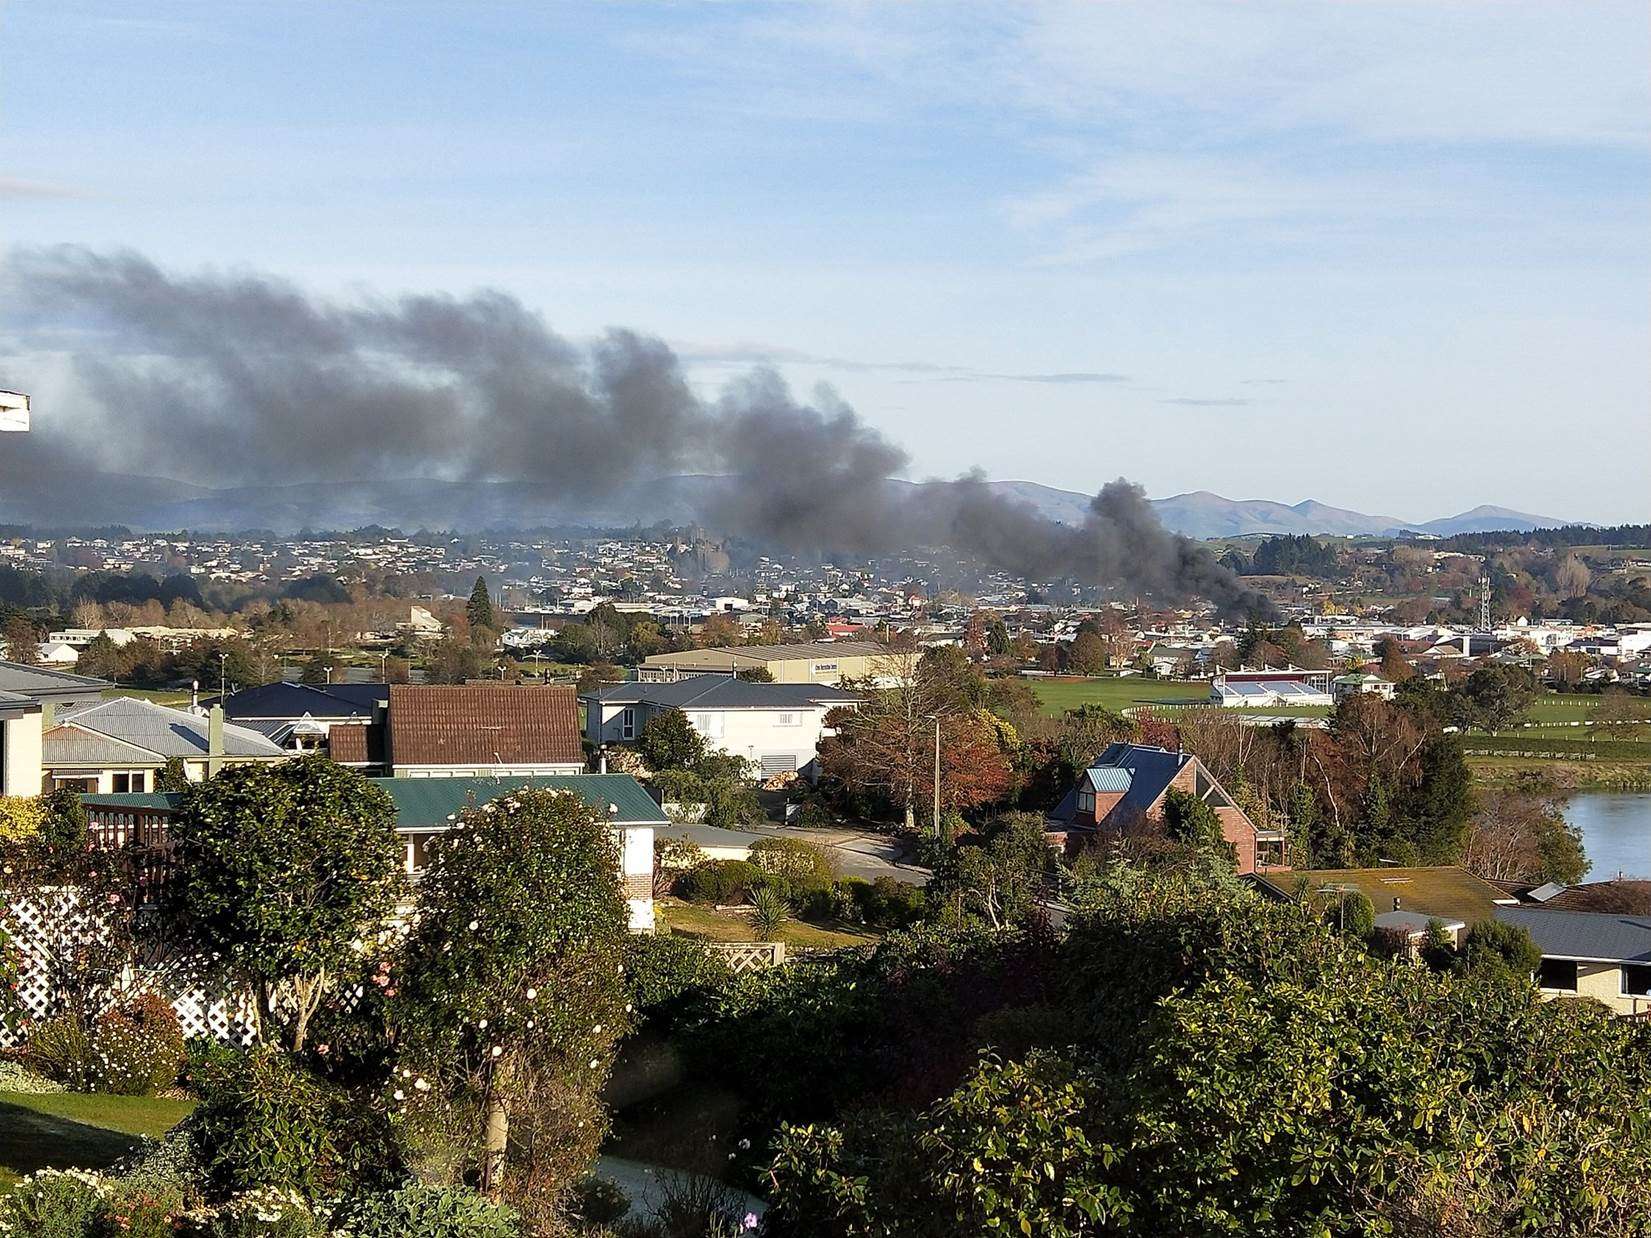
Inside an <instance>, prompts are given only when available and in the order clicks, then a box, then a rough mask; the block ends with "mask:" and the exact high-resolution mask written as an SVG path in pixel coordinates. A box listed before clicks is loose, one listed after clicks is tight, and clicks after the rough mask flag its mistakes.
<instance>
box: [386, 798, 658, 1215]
mask: <svg viewBox="0 0 1651 1238" xmlns="http://www.w3.org/2000/svg"><path fill="white" fill-rule="evenodd" d="M419 894H420V915H419V918H418V920H417V922H416V924H415V925H414V928H413V930H412V933H411V935H410V937H409V938H408V940H407V943H406V946H405V948H404V950H403V951H402V958H401V976H402V982H401V987H402V1002H401V1005H400V1006H399V1008H398V1010H397V1013H396V1015H395V1026H396V1030H397V1036H398V1044H399V1046H400V1053H401V1059H402V1069H403V1070H404V1071H406V1072H408V1076H409V1077H412V1078H417V1079H421V1080H425V1081H427V1082H428V1083H429V1084H430V1087H429V1089H428V1090H427V1091H426V1090H423V1089H414V1088H404V1089H403V1092H404V1093H405V1094H406V1096H407V1099H408V1100H409V1101H410V1102H418V1103H419V1104H421V1105H422V1106H423V1107H424V1108H425V1109H427V1110H428V1111H429V1112H430V1113H431V1114H432V1116H433V1117H435V1118H437V1119H438V1120H440V1121H444V1122H446V1123H449V1124H456V1126H457V1129H458V1130H459V1131H460V1132H461V1133H460V1134H459V1135H458V1137H457V1138H456V1139H455V1140H454V1141H453V1143H452V1146H451V1148H449V1149H445V1150H446V1151H449V1152H451V1153H452V1154H453V1155H455V1156H456V1157H457V1159H458V1163H457V1164H456V1165H455V1166H453V1170H455V1171H456V1172H457V1173H459V1174H462V1175H469V1174H471V1173H474V1175H475V1177H476V1179H477V1180H478V1181H479V1183H480V1185H481V1187H482V1189H483V1190H485V1191H488V1192H490V1193H492V1194H494V1195H498V1194H500V1193H504V1194H507V1195H510V1196H511V1197H512V1198H513V1199H516V1200H518V1201H523V1202H524V1203H525V1204H526V1205H528V1206H531V1204H532V1201H533V1197H534V1196H535V1195H538V1196H540V1197H542V1198H543V1199H544V1200H545V1201H546V1202H547V1203H548V1204H554V1202H555V1200H556V1199H557V1198H558V1197H559V1196H560V1194H561V1193H562V1192H564V1191H565V1190H566V1189H567V1188H568V1187H570V1186H571V1185H572V1184H573V1182H574V1181H575V1180H576V1179H577V1178H578V1177H580V1176H582V1175H583V1174H584V1173H586V1172H588V1170H589V1167H590V1164H591V1163H592V1162H593V1161H594V1159H595V1155H596V1149H597V1146H598V1144H599V1143H600V1141H601V1138H602V1134H603V1132H604V1130H605V1128H606V1125H607V1123H606V1113H605V1110H604V1108H603V1103H602V1097H601V1091H602V1087H603V1085H604V1083H605V1082H606V1080H607V1076H608V1072H609V1070H610V1068H611V1065H612V1060H613V1052H614V1046H615V1043H616V1041H617V1039H618V1037H619V1035H620V1034H621V1032H622V1031H623V1030H624V1025H625V1023H626V1020H627V1014H626V1009H625V1000H626V985H625V978H624V976H623V974H622V972H623V967H622V959H623V951H624V946H625V926H626V910H625V901H624V899H623V897H622V896H621V894H620V889H619V850H618V843H617V841H616V840H615V838H614V834H613V831H612V829H611V828H610V826H609V824H608V822H607V821H606V819H604V818H603V817H602V815H601V814H600V813H598V812H597V811H596V810H595V809H593V808H591V807H590V806H589V805H587V804H586V803H585V802H584V800H582V799H581V798H580V797H579V796H577V795H574V794H572V793H571V792H558V791H546V790H540V789H536V788H527V789H524V790H521V791H518V792H515V793H513V794H511V795H509V796H506V797H504V798H501V799H497V800H494V801H492V802H491V803H488V804H485V805H482V806H480V807H474V808H469V809H466V810H465V811H464V812H462V813H461V814H460V815H459V819H458V821H457V822H456V823H455V824H454V826H453V827H452V829H451V830H449V831H448V832H447V833H446V834H444V835H443V836H442V837H441V838H439V839H438V840H436V842H435V843H433V844H432V846H431V849H430V860H429V865H428V867H427V868H426V869H425V872H424V875H423V878H422V879H421V882H420V887H419ZM420 1098H422V1100H421V1099H420ZM415 1116H416V1114H415ZM507 1150H508V1151H509V1153H510V1155H509V1156H508V1157H507V1155H506V1153H507ZM535 1211H536V1212H542V1211H544V1209H535Z"/></svg>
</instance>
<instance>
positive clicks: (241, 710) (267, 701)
mask: <svg viewBox="0 0 1651 1238" xmlns="http://www.w3.org/2000/svg"><path fill="white" fill-rule="evenodd" d="M389 693H390V689H389V685H388V684H381V683H338V684H327V685H325V686H322V685H320V684H308V683H267V684H263V685H261V686H259V687H256V688H244V689H242V690H241V691H240V692H231V693H230V694H229V695H228V696H227V697H225V698H223V707H224V714H225V716H226V717H230V718H302V717H303V716H304V715H305V714H308V715H309V716H310V717H312V718H363V717H366V718H370V717H372V715H373V710H374V708H375V707H376V706H377V705H378V704H380V703H381V702H383V701H384V700H386V699H388V697H389ZM206 703H207V704H208V705H211V704H215V703H216V698H209V699H208V700H207V702H206Z"/></svg>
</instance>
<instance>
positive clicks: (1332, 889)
mask: <svg viewBox="0 0 1651 1238" xmlns="http://www.w3.org/2000/svg"><path fill="white" fill-rule="evenodd" d="M1257 884H1258V886H1259V887H1261V892H1262V893H1263V894H1268V895H1271V896H1273V897H1276V898H1293V897H1295V895H1296V894H1298V893H1307V894H1311V895H1336V894H1341V893H1345V892H1349V891H1354V890H1356V891H1358V892H1359V893H1360V894H1363V895H1364V896H1365V897H1366V898H1368V899H1369V900H1370V905H1371V906H1372V907H1374V908H1375V909H1376V914H1377V915H1378V917H1379V916H1383V915H1391V914H1393V913H1395V912H1397V913H1399V914H1400V915H1406V914H1415V915H1417V916H1420V917H1422V927H1423V928H1425V927H1426V923H1427V921H1428V920H1430V919H1434V920H1442V921H1444V922H1445V923H1446V924H1458V923H1460V924H1464V925H1471V924H1477V923H1478V922H1479V921H1481V920H1489V919H1491V918H1492V917H1493V916H1495V915H1496V913H1497V911H1498V910H1500V909H1501V908H1503V907H1513V906H1515V905H1516V904H1517V902H1518V900H1517V899H1516V898H1515V897H1514V896H1513V895H1512V894H1511V893H1509V892H1508V891H1506V890H1504V889H1502V888H1501V887H1499V886H1496V885H1493V884H1492V883H1491V882H1489V881H1486V880H1485V879H1484V878H1483V877H1480V876H1478V875H1477V874H1475V873H1470V872H1469V871H1468V870H1467V869H1465V868H1463V867H1461V866H1460V865H1458V864H1435V865H1426V866H1419V867H1415V868H1401V867H1397V866H1389V865H1383V866H1381V867H1380V868H1313V869H1275V870H1273V871H1271V872H1267V873H1262V874H1258V880H1257ZM1394 923H1395V924H1398V923H1400V922H1399V921H1395V922H1394ZM1412 927H1415V926H1414V925H1412Z"/></svg>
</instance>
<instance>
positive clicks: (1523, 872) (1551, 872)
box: [1462, 774, 1588, 885]
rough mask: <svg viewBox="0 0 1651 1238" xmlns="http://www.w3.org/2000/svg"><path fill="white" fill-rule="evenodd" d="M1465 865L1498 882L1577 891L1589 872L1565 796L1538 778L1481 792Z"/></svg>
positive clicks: (1546, 780)
mask: <svg viewBox="0 0 1651 1238" xmlns="http://www.w3.org/2000/svg"><path fill="white" fill-rule="evenodd" d="M1477 799H1478V805H1477V808H1476V810H1475V812H1474V813H1473V816H1472V817H1471V818H1470V819H1469V822H1468V833H1467V840H1466V843H1465V845H1464V847H1463V852H1462V863H1463V864H1464V865H1466V866H1467V867H1468V868H1469V869H1470V870H1472V871H1473V872H1475V873H1478V874H1479V875H1480V876H1481V877H1485V878H1488V879H1490V880H1492V881H1528V882H1530V883H1532V884H1533V885H1535V884H1540V883H1542V882H1545V881H1557V882H1559V883H1561V884H1562V885H1573V884H1575V883H1576V882H1578V881H1580V880H1582V876H1583V874H1584V873H1586V872H1587V871H1588V858H1587V856H1586V855H1585V854H1584V852H1583V847H1582V834H1581V832H1580V831H1579V830H1577V829H1576V828H1575V827H1573V826H1572V825H1570V824H1569V823H1568V822H1567V821H1566V820H1565V813H1564V807H1565V799H1566V796H1565V793H1564V792H1563V791H1561V790H1560V789H1559V788H1558V787H1556V786H1555V785H1554V784H1553V783H1552V782H1551V781H1549V780H1548V779H1546V778H1545V777H1543V776H1542V775H1540V774H1538V775H1536V776H1534V777H1532V776H1522V777H1520V778H1518V779H1517V780H1516V781H1515V782H1514V784H1513V785H1512V786H1510V787H1497V788H1492V789H1489V790H1485V791H1481V792H1480V793H1479V795H1478V797H1477Z"/></svg>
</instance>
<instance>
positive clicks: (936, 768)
mask: <svg viewBox="0 0 1651 1238" xmlns="http://www.w3.org/2000/svg"><path fill="white" fill-rule="evenodd" d="M933 824H934V840H935V841H936V842H939V841H940V715H939V714H936V715H935V716H934V822H933Z"/></svg>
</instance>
